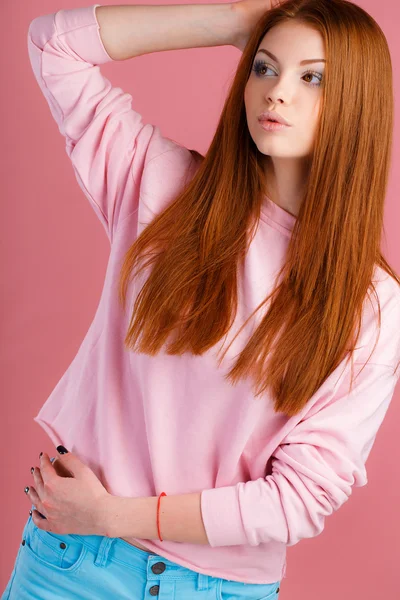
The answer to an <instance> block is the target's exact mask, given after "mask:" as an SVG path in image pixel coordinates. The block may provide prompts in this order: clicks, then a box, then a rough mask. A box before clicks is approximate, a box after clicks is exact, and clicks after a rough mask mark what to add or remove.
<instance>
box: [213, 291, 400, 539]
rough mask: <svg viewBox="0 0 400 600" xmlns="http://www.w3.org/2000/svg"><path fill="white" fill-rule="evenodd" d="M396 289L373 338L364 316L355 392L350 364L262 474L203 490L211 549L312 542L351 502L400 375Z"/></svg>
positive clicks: (369, 315)
mask: <svg viewBox="0 0 400 600" xmlns="http://www.w3.org/2000/svg"><path fill="white" fill-rule="evenodd" d="M393 290H394V288H393V287H387V288H386V291H384V293H383V294H382V296H383V295H387V297H388V298H389V300H388V301H386V300H383V301H382V302H381V305H382V307H383V310H382V321H381V329H380V334H379V335H378V337H376V332H377V328H376V324H374V320H373V314H374V310H366V311H365V318H364V327H363V329H362V331H363V335H362V336H361V338H360V340H361V344H360V345H359V348H358V350H357V352H356V353H355V360H354V362H353V376H354V381H353V387H352V389H350V380H351V375H352V365H351V362H350V361H347V362H346V363H341V364H340V365H339V366H338V367H337V369H335V371H333V372H332V373H331V375H330V376H329V377H328V378H327V379H326V380H325V382H324V383H323V384H322V385H321V387H320V388H319V390H318V391H317V392H316V393H315V395H314V396H313V398H312V399H310V401H309V403H308V404H307V405H306V407H305V408H304V409H303V411H302V412H301V413H300V414H299V415H297V416H296V421H294V425H292V426H291V427H289V425H290V420H289V421H288V429H289V431H287V432H284V433H282V436H283V437H282V441H281V442H280V443H279V444H278V446H277V447H276V449H275V450H274V451H273V452H272V455H271V471H270V472H269V474H268V475H267V476H264V477H259V478H258V479H255V480H251V481H247V482H239V483H237V484H235V485H227V486H222V487H214V488H210V489H204V490H203V491H202V492H201V512H202V518H203V523H204V527H205V530H206V534H207V537H208V540H209V544H210V545H211V546H212V547H216V546H233V545H239V544H248V545H251V546H258V545H259V544H260V543H267V542H271V541H274V542H280V543H284V544H286V545H287V546H293V545H294V544H297V543H298V542H299V541H300V540H302V539H304V538H311V537H315V536H317V535H319V534H320V533H321V532H322V531H323V529H324V526H325V518H326V517H327V516H329V515H331V514H332V513H333V512H334V511H336V510H338V508H340V506H342V504H344V502H346V500H348V499H349V497H350V495H351V493H352V487H353V486H355V487H362V486H364V485H366V484H367V483H368V478H367V472H366V466H365V465H366V461H367V459H368V456H369V454H370V452H371V449H372V447H373V444H374V442H375V438H376V436H377V433H378V430H379V428H380V426H381V424H382V422H383V419H384V417H385V415H386V412H387V410H388V408H389V405H390V402H391V399H392V397H393V395H394V390H395V387H396V384H397V382H398V379H399V376H400V368H399V367H400V294H399V291H400V290H399V289H398V288H397V285H396V289H395V290H394V291H393ZM376 340H378V341H377V343H376V345H375V342H376ZM373 347H375V350H374V352H373V353H372V354H371V353H370V350H371V348H373ZM368 356H369V357H370V360H369V361H366V360H365V358H366V357H368ZM343 364H345V366H344V367H343Z"/></svg>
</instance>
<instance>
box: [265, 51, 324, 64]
mask: <svg viewBox="0 0 400 600" xmlns="http://www.w3.org/2000/svg"><path fill="white" fill-rule="evenodd" d="M258 52H264V54H267V55H268V56H269V57H270V58H272V60H274V61H275V62H277V63H278V62H279V60H278V59H277V58H276V56H274V55H273V54H272V52H269V51H268V50H265V48H260V49H259V50H258ZM258 52H257V54H258ZM316 62H324V63H326V60H325V59H324V58H308V59H306V60H302V61H301V62H300V63H299V65H308V64H309V63H316Z"/></svg>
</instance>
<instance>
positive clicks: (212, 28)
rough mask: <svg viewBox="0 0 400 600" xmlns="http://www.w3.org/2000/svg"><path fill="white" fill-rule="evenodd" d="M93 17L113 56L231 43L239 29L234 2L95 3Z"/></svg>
mask: <svg viewBox="0 0 400 600" xmlns="http://www.w3.org/2000/svg"><path fill="white" fill-rule="evenodd" d="M96 13H97V20H98V22H99V24H100V33H101V37H102V40H103V44H104V46H105V48H106V50H107V52H108V54H109V55H110V56H111V57H112V58H113V59H114V60H126V59H127V58H133V57H134V56H140V55H142V54H148V53H150V52H161V51H163V50H179V49H183V48H199V47H205V46H226V45H235V44H234V42H235V40H236V37H237V36H238V35H239V33H240V28H239V15H238V13H237V12H236V11H235V4H234V3H233V4H232V3H228V4H170V5H145V4H138V5H129V4H120V5H118V6H98V8H97V9H96Z"/></svg>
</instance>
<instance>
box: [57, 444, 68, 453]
mask: <svg viewBox="0 0 400 600" xmlns="http://www.w3.org/2000/svg"><path fill="white" fill-rule="evenodd" d="M57 452H58V453H59V454H68V450H67V449H66V448H64V446H57Z"/></svg>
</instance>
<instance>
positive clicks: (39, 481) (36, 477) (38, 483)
mask: <svg viewBox="0 0 400 600" xmlns="http://www.w3.org/2000/svg"><path fill="white" fill-rule="evenodd" d="M32 475H33V482H34V484H35V489H36V490H37V492H38V495H39V496H40V497H42V496H43V492H44V489H43V478H42V474H41V472H40V469H39V467H34V471H33V473H32Z"/></svg>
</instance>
